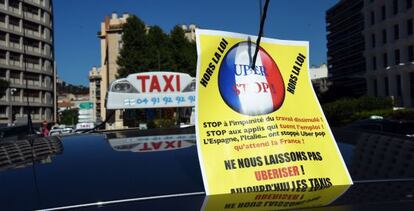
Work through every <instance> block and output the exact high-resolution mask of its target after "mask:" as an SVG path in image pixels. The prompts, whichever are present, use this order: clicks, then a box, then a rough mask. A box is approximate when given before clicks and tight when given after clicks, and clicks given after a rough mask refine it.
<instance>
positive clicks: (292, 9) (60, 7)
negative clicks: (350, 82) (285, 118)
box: [54, 0, 338, 86]
mask: <svg viewBox="0 0 414 211" xmlns="http://www.w3.org/2000/svg"><path fill="white" fill-rule="evenodd" d="M262 2H264V0H263V1H262ZM336 2H338V0H271V1H270V3H269V8H268V12H267V18H266V22H265V28H264V37H269V38H277V39H289V40H305V41H309V43H310V55H309V57H310V64H311V65H319V64H321V63H326V51H327V50H326V23H325V12H326V10H328V9H329V8H330V7H332V6H333V5H335V3H336ZM263 5H264V3H263ZM259 11H260V9H259V0H204V1H195V0H192V1H190V0H174V1H172V0H54V22H55V23H54V32H55V58H56V64H57V72H58V76H59V78H60V79H63V80H64V81H66V82H68V83H72V84H79V85H85V86H88V83H89V82H88V72H89V70H91V68H92V67H93V66H99V65H100V42H99V39H98V37H97V36H96V34H97V32H98V31H99V30H100V23H101V22H102V21H103V20H104V17H105V16H110V15H111V14H112V13H113V12H116V13H118V16H121V15H122V14H123V13H129V14H134V15H136V16H138V17H139V18H141V19H142V20H143V21H144V22H145V23H146V24H147V25H150V26H151V25H158V26H160V27H161V28H162V29H163V30H164V32H169V31H170V30H171V29H172V28H173V27H174V26H175V25H177V24H187V25H188V24H196V25H197V26H198V27H199V28H202V29H213V30H222V31H229V32H237V33H245V34H249V35H257V34H258V31H259V23H260V20H259V19H260V18H259Z"/></svg>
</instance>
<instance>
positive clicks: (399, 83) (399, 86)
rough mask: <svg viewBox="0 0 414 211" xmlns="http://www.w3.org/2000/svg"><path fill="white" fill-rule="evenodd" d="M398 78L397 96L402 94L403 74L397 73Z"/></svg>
mask: <svg viewBox="0 0 414 211" xmlns="http://www.w3.org/2000/svg"><path fill="white" fill-rule="evenodd" d="M396 79H397V96H401V95H402V88H401V75H397V76H396Z"/></svg>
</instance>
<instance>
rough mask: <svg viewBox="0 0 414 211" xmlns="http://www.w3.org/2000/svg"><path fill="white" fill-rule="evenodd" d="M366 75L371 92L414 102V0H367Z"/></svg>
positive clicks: (404, 102)
mask: <svg viewBox="0 0 414 211" xmlns="http://www.w3.org/2000/svg"><path fill="white" fill-rule="evenodd" d="M364 3H365V5H364V9H363V14H364V20H365V21H364V22H365V30H364V37H365V49H366V50H365V52H364V55H365V59H366V68H367V72H366V79H367V88H368V95H369V96H379V97H385V96H391V97H392V98H393V99H394V103H395V104H396V105H397V106H403V107H413V106H414V0H375V1H373V0H365V2H364Z"/></svg>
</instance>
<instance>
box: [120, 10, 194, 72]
mask: <svg viewBox="0 0 414 211" xmlns="http://www.w3.org/2000/svg"><path fill="white" fill-rule="evenodd" d="M122 43H123V47H122V48H121V50H120V53H119V57H118V60H117V64H118V66H119V70H118V75H117V77H118V78H122V77H126V76H127V75H129V74H132V73H139V72H147V71H175V72H185V73H189V74H191V75H192V76H195V68H196V63H197V52H196V46H195V43H191V42H189V41H188V40H187V39H186V38H185V33H184V31H183V30H182V29H181V27H179V26H176V27H174V29H173V30H172V31H171V33H170V35H167V34H166V33H164V32H163V31H162V29H161V28H160V27H159V26H151V27H150V28H149V29H148V30H147V29H146V26H145V23H144V22H143V21H142V20H140V19H139V18H138V17H136V16H131V17H129V18H128V19H127V23H126V24H124V26H123V35H122Z"/></svg>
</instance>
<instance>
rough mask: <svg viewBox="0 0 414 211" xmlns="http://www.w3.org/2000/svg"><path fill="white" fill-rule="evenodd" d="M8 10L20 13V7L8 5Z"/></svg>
mask: <svg viewBox="0 0 414 211" xmlns="http://www.w3.org/2000/svg"><path fill="white" fill-rule="evenodd" d="M9 11H10V12H13V13H16V14H19V15H20V8H16V7H10V6H9Z"/></svg>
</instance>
